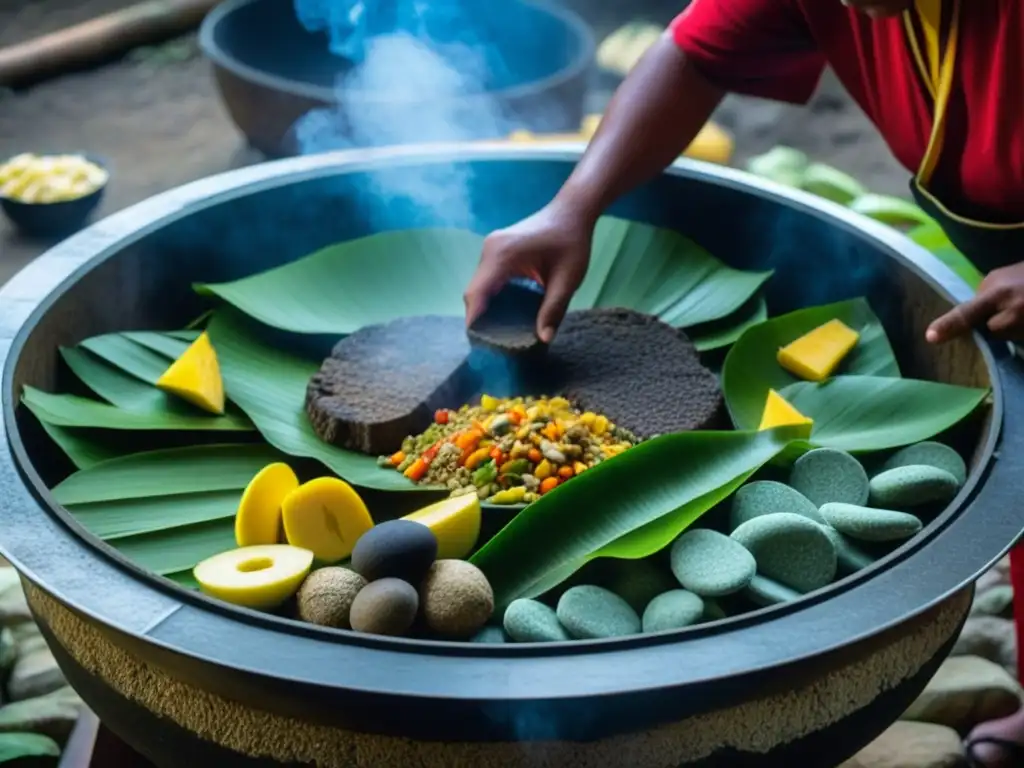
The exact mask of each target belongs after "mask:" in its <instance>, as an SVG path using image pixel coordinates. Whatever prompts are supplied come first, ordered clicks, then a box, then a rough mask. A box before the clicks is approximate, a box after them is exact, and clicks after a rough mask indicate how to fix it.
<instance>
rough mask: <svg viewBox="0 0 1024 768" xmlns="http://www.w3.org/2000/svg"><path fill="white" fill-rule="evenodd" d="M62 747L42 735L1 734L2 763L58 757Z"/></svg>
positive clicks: (0, 755)
mask: <svg viewBox="0 0 1024 768" xmlns="http://www.w3.org/2000/svg"><path fill="white" fill-rule="evenodd" d="M58 756H60V747H59V746H57V742H55V741H54V740H53V739H51V738H50V737H49V736H43V735H42V734H40V733H0V763H8V762H11V761H12V760H19V759H21V758H24V757H58Z"/></svg>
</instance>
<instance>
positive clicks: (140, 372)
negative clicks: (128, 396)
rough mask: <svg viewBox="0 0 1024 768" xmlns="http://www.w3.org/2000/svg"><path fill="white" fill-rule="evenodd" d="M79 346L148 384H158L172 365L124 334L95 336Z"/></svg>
mask: <svg viewBox="0 0 1024 768" xmlns="http://www.w3.org/2000/svg"><path fill="white" fill-rule="evenodd" d="M79 346H80V347H81V348H82V349H84V350H86V351H88V352H91V353H92V354H94V355H96V356H97V357H99V358H101V359H102V360H105V361H106V362H108V363H110V365H112V366H114V367H115V368H117V369H119V370H121V371H124V372H125V373H127V374H130V375H132V376H134V377H135V378H136V379H138V380H139V381H142V382H145V383H146V384H151V385H152V384H156V382H157V380H158V379H159V378H160V377H161V376H163V374H164V371H166V370H167V368H168V366H169V365H170V364H169V363H168V362H167V358H166V357H165V356H163V355H159V354H157V353H156V352H154V351H153V350H151V349H147V348H146V347H144V346H142V345H141V344H137V343H136V342H134V341H132V340H131V339H129V338H128V337H127V336H125V334H123V333H105V334H103V335H101V336H93V337H91V338H88V339H86V340H85V341H83V342H81V343H80V344H79ZM183 348H184V347H183Z"/></svg>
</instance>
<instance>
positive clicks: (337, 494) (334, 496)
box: [281, 477, 373, 563]
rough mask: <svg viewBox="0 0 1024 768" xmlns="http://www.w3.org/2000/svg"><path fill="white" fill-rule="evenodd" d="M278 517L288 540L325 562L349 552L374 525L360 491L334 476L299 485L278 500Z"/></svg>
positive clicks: (335, 559) (350, 552)
mask: <svg viewBox="0 0 1024 768" xmlns="http://www.w3.org/2000/svg"><path fill="white" fill-rule="evenodd" d="M281 516H282V518H283V519H284V534H285V536H286V537H287V539H288V543H289V544H291V545H292V546H296V547H302V548H303V549H309V550H311V551H312V552H313V554H314V555H315V556H316V559H317V560H320V561H322V562H324V563H336V562H338V561H339V560H342V559H344V558H346V557H348V556H349V555H351V554H352V548H353V547H354V546H355V545H356V542H357V541H358V540H359V537H360V536H362V535H363V534H364V533H366V532H367V531H368V530H370V529H371V528H372V527H373V520H372V519H371V518H370V512H369V510H367V508H366V504H364V503H363V500H362V499H361V498H359V494H358V493H356V492H355V490H354V489H353V488H352V486H351V485H349V484H348V483H346V482H345V481H344V480H339V479H338V478H336V477H318V478H317V479H316V480H310V481H309V482H308V483H303V484H302V485H300V486H299V487H298V488H296V489H295V490H294V491H292V492H291V493H289V494H288V495H287V496H285V498H284V501H283V502H281Z"/></svg>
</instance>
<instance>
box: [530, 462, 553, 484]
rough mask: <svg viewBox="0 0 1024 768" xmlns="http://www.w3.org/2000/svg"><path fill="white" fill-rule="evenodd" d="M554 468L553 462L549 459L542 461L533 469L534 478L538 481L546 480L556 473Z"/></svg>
mask: <svg viewBox="0 0 1024 768" xmlns="http://www.w3.org/2000/svg"><path fill="white" fill-rule="evenodd" d="M554 471H555V470H554V467H552V466H551V462H550V461H548V460H547V459H542V460H541V462H540V464H538V465H537V466H536V467H534V468H533V476H534V477H536V478H537V479H538V480H545V479H547V478H549V477H551V475H552V473H553V472H554Z"/></svg>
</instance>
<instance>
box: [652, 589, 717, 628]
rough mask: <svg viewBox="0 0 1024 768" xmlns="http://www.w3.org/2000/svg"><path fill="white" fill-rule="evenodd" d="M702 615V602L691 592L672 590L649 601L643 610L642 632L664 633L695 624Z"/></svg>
mask: <svg viewBox="0 0 1024 768" xmlns="http://www.w3.org/2000/svg"><path fill="white" fill-rule="evenodd" d="M703 615H704V601H703V600H701V599H700V597H699V596H698V595H695V594H693V592H687V591H686V590H685V589H673V590H671V591H670V592H665V593H663V594H660V595H658V596H657V597H656V598H654V599H653V600H651V602H650V604H649V605H648V606H647V608H646V609H645V610H644V615H643V618H642V619H641V624H642V626H643V631H644V632H664V631H665V630H667V629H682V628H683V627H689V626H691V625H693V624H696V623H697V622H699V621H700V620H701V617H702V616H703Z"/></svg>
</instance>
